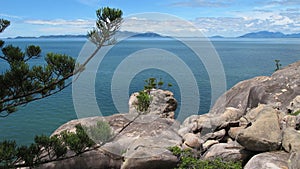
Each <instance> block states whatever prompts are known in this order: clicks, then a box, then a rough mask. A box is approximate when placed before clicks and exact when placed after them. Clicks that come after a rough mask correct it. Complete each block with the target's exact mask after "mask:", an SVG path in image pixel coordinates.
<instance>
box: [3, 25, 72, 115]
mask: <svg viewBox="0 0 300 169" xmlns="http://www.w3.org/2000/svg"><path fill="white" fill-rule="evenodd" d="M0 25H1V26H0V30H1V31H0V32H2V31H3V30H4V29H5V28H6V27H7V26H8V25H9V21H5V20H3V19H1V20H0ZM0 49H1V51H2V55H3V56H2V55H0V59H2V60H4V61H6V63H7V64H8V65H9V68H8V69H7V70H6V71H5V72H4V73H2V74H0V116H1V117H6V116H8V115H9V114H11V113H13V112H15V111H16V110H17V106H19V105H25V104H27V103H29V102H31V101H34V100H38V99H42V98H44V97H47V96H50V95H52V94H54V93H57V92H59V91H61V90H62V89H64V88H65V87H67V86H68V85H65V81H66V80H67V79H68V78H69V77H71V76H72V75H73V74H72V73H73V71H74V68H75V59H73V58H72V57H70V56H67V55H62V54H53V53H48V54H47V56H46V57H45V60H46V62H47V64H46V65H43V66H42V65H35V66H30V65H29V64H28V63H27V62H28V61H29V60H31V59H36V58H39V57H41V52H42V50H41V48H40V47H39V46H34V45H29V46H28V47H27V48H26V49H25V51H24V52H23V51H22V49H21V48H19V47H16V46H13V45H7V46H5V45H4V41H0Z"/></svg>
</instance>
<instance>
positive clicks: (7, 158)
mask: <svg viewBox="0 0 300 169" xmlns="http://www.w3.org/2000/svg"><path fill="white" fill-rule="evenodd" d="M16 147H17V146H16V142H15V141H3V142H1V143H0V166H1V165H3V166H4V167H9V166H11V164H12V163H13V161H14V160H15V156H16V154H17V150H16Z"/></svg>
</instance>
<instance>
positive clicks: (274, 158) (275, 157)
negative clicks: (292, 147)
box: [244, 151, 289, 169]
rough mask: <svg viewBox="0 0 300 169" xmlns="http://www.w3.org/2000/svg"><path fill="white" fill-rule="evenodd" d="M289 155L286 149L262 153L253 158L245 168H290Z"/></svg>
mask: <svg viewBox="0 0 300 169" xmlns="http://www.w3.org/2000/svg"><path fill="white" fill-rule="evenodd" d="M288 157H289V155H288V153H286V152H284V151H276V152H266V153H261V154H258V155H255V156H254V157H253V158H251V160H250V161H249V162H248V163H247V164H246V166H245V167H244V169H256V168H261V169H288Z"/></svg>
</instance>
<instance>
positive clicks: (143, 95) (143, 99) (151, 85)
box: [136, 77, 172, 113]
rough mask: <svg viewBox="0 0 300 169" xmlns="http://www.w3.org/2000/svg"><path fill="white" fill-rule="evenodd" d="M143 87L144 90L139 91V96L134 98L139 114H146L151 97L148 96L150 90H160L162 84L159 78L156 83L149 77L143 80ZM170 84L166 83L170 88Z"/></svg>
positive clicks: (154, 79)
mask: <svg viewBox="0 0 300 169" xmlns="http://www.w3.org/2000/svg"><path fill="white" fill-rule="evenodd" d="M145 83H146V84H145V85H144V90H141V91H139V94H138V95H137V96H136V97H137V100H138V102H137V104H136V109H137V110H138V111H139V112H144V113H145V112H147V111H148V108H149V106H150V103H151V99H152V98H151V96H150V90H151V89H161V88H162V86H163V85H164V82H163V81H162V79H161V78H160V79H159V81H158V82H157V79H156V78H154V77H150V78H148V79H146V80H145ZM171 86H172V84H171V83H168V87H171Z"/></svg>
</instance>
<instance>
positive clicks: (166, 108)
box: [128, 89, 177, 119]
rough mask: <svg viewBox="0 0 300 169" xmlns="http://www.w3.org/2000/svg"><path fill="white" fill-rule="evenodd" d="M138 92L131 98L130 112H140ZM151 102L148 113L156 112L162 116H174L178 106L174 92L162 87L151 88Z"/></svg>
mask: <svg viewBox="0 0 300 169" xmlns="http://www.w3.org/2000/svg"><path fill="white" fill-rule="evenodd" d="M138 95H139V93H138V92H136V93H133V94H132V95H131V96H130V98H129V102H128V104H129V113H140V112H138V110H137V108H136V107H137V104H138V99H137V96H138ZM150 97H151V102H150V105H149V108H148V112H147V114H156V115H159V116H160V117H166V118H173V119H174V117H175V110H176V108H177V101H176V99H175V98H174V95H173V93H172V92H170V91H167V90H161V89H152V90H150Z"/></svg>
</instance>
